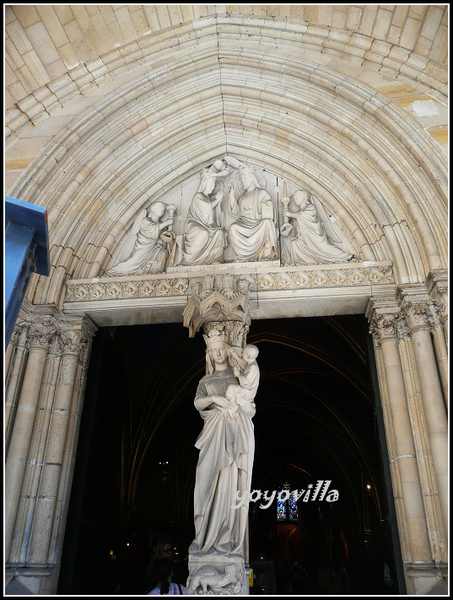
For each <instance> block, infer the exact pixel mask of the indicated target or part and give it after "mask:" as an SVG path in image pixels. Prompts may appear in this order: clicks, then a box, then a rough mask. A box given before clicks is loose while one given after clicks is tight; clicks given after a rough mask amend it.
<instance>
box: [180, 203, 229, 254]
mask: <svg viewBox="0 0 453 600" xmlns="http://www.w3.org/2000/svg"><path fill="white" fill-rule="evenodd" d="M220 220H221V214H220V206H219V205H217V206H216V207H214V206H213V204H212V202H211V201H210V199H209V197H207V196H206V195H205V194H203V193H201V192H197V193H196V194H195V195H194V197H193V199H192V204H191V206H190V209H189V213H188V215H187V221H186V230H185V240H184V256H183V261H182V264H185V265H203V264H204V265H209V264H212V263H218V262H221V261H222V257H223V250H224V247H225V245H226V234H225V231H224V229H222V227H221V225H220Z"/></svg>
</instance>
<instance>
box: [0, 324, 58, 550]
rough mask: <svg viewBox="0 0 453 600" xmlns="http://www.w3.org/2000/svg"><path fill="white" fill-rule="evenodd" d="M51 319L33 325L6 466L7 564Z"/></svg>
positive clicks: (52, 327) (52, 333) (51, 331)
mask: <svg viewBox="0 0 453 600" xmlns="http://www.w3.org/2000/svg"><path fill="white" fill-rule="evenodd" d="M56 332H57V330H56V327H55V325H54V323H53V321H52V319H51V318H46V319H45V320H44V321H42V322H38V323H32V324H31V326H30V330H29V335H30V350H29V355H28V362H27V367H26V371H25V374H24V381H23V384H22V389H21V392H20V398H19V401H18V407H17V412H16V417H15V419H14V426H13V430H12V434H11V442H10V445H9V450H8V455H7V458H6V465H5V559H6V561H8V559H9V553H10V549H11V542H12V537H13V532H14V528H15V524H16V517H17V511H18V507H19V497H20V491H21V487H22V481H23V477H24V473H25V468H26V464H27V460H28V450H29V446H30V441H31V436H32V432H33V425H34V421H35V416H36V408H37V405H38V398H39V393H40V389H41V381H42V377H43V373H44V367H45V363H46V356H47V351H48V347H49V344H50V342H51V340H52V338H53V337H54V336H55V335H56Z"/></svg>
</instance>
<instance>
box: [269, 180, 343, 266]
mask: <svg viewBox="0 0 453 600" xmlns="http://www.w3.org/2000/svg"><path fill="white" fill-rule="evenodd" d="M291 202H292V204H293V205H294V206H295V207H296V210H294V211H290V210H289V209H288V206H289V205H290V203H291ZM282 204H283V207H284V208H283V217H284V220H285V223H284V225H282V227H281V228H280V233H281V235H282V237H283V238H286V239H287V243H286V244H285V251H286V252H284V254H286V256H284V263H285V264H290V265H307V264H308V265H309V264H317V263H326V262H327V263H335V262H347V261H350V260H351V259H352V258H353V257H354V254H353V253H352V252H350V251H349V249H348V248H347V247H346V246H345V242H344V241H342V240H341V239H340V236H339V233H338V231H336V230H335V229H334V226H333V224H332V223H331V221H330V219H329V217H328V215H327V213H326V212H325V210H324V208H323V206H322V204H321V203H320V202H319V200H318V199H317V198H316V197H315V196H311V197H310V195H309V193H308V192H307V191H304V190H297V191H296V192H294V194H293V195H292V197H291V198H287V197H285V198H282Z"/></svg>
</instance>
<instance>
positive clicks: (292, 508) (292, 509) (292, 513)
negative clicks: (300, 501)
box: [289, 492, 299, 521]
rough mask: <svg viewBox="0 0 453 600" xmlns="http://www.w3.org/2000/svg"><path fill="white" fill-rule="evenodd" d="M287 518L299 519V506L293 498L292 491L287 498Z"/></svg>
mask: <svg viewBox="0 0 453 600" xmlns="http://www.w3.org/2000/svg"><path fill="white" fill-rule="evenodd" d="M289 518H290V520H291V521H298V520H299V508H298V506H297V502H296V500H295V499H294V492H293V493H292V494H291V496H290V500H289Z"/></svg>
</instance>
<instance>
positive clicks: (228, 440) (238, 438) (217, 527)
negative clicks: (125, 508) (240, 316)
mask: <svg viewBox="0 0 453 600" xmlns="http://www.w3.org/2000/svg"><path fill="white" fill-rule="evenodd" d="M204 338H205V341H206V347H207V353H206V363H207V374H206V375H205V376H204V377H203V378H202V379H201V380H200V382H199V385H198V388H197V392H196V396H195V407H196V408H197V410H198V411H199V412H200V414H201V416H202V418H203V420H204V426H203V430H202V432H201V434H200V436H199V438H198V439H197V442H196V444H195V446H196V447H197V448H198V449H199V450H200V455H199V459H198V465H197V469H196V480H195V492H194V509H195V539H194V541H193V542H192V544H191V546H190V548H189V553H191V554H195V555H198V556H200V555H206V554H208V555H225V554H228V555H232V554H236V555H243V551H244V540H245V533H246V526H247V518H248V507H247V506H245V505H243V506H241V507H240V508H238V509H235V508H234V506H235V505H236V504H237V503H236V498H237V497H238V494H239V495H240V497H242V496H243V494H244V493H245V492H247V493H248V492H249V491H250V485H251V475H252V466H253V458H254V448H255V440H254V433H253V423H252V417H253V416H254V414H255V410H256V409H255V403H254V402H253V399H254V394H255V393H256V387H257V382H256V379H255V384H254V386H253V387H252V388H251V390H249V395H248V397H246V396H245V395H244V397H243V398H242V399H241V401H240V402H239V403H238V406H237V410H235V411H233V410H232V409H233V408H234V405H232V404H231V402H230V400H228V398H227V397H226V394H227V390H228V388H229V386H231V385H238V379H237V377H235V375H234V373H233V369H232V366H231V365H232V364H235V365H236V364H237V356H236V357H234V355H233V350H232V348H231V347H230V345H229V344H228V343H227V342H226V336H225V332H224V330H223V329H222V327H221V326H220V327H219V328H213V329H211V330H210V331H209V334H207V335H205V336H204ZM235 359H236V360H235ZM255 376H256V372H255ZM230 391H231V390H230ZM232 412H234V413H235V414H232Z"/></svg>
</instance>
